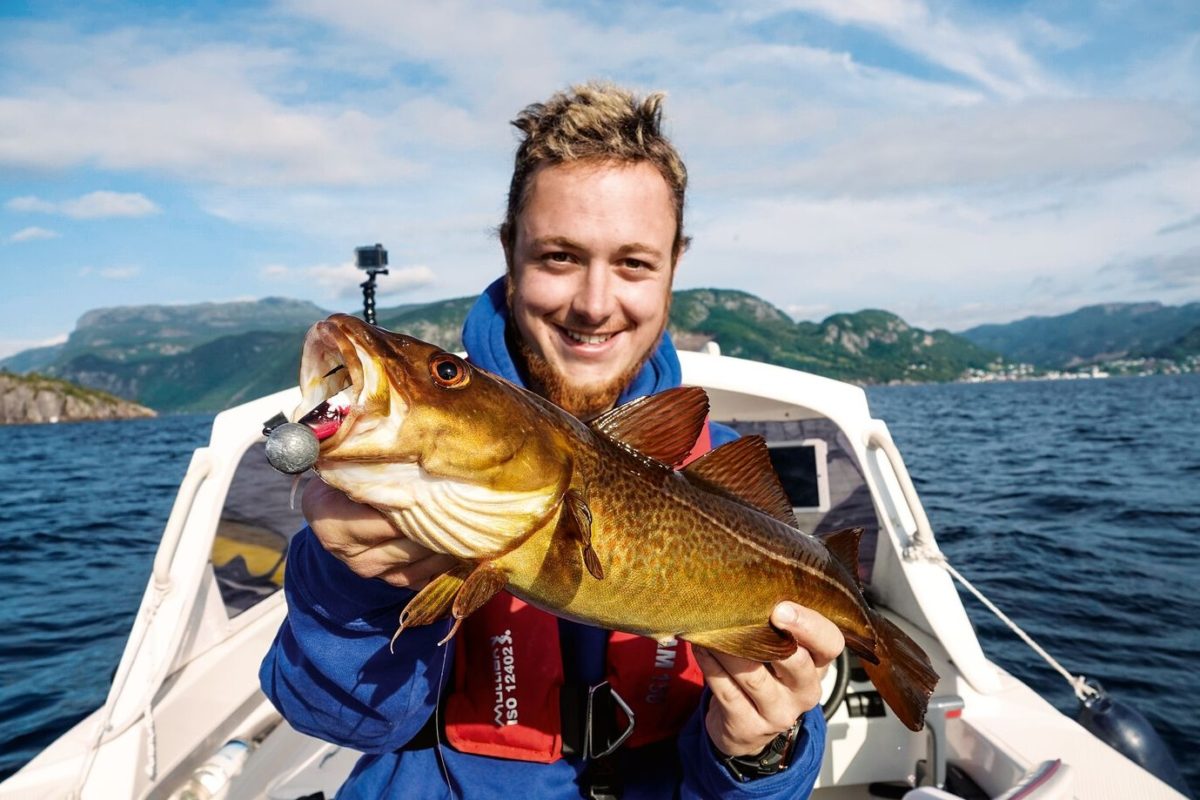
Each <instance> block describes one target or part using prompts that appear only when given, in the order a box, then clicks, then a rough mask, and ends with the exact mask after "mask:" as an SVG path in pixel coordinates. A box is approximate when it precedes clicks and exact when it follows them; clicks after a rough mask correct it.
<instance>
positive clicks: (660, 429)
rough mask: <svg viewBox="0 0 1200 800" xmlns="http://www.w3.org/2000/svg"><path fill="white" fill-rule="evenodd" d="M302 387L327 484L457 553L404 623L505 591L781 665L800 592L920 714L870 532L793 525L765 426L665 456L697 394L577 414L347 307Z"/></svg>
mask: <svg viewBox="0 0 1200 800" xmlns="http://www.w3.org/2000/svg"><path fill="white" fill-rule="evenodd" d="M301 388H302V390H303V394H304V400H303V402H302V403H301V406H300V408H298V409H297V414H296V416H297V417H300V421H301V422H303V423H305V424H307V425H309V426H310V427H311V428H312V429H313V430H314V432H315V433H316V435H317V437H318V438H319V439H320V440H321V445H320V454H319V457H318V459H317V461H316V464H315V466H314V469H315V470H316V471H317V473H318V474H319V475H320V476H321V478H322V479H323V480H324V481H326V482H327V483H329V484H330V485H332V486H334V487H336V488H338V489H341V490H342V491H344V492H345V493H346V494H347V495H349V496H350V497H351V498H353V499H354V500H356V501H358V502H360V503H365V504H367V505H370V506H373V507H374V508H376V509H378V510H379V511H380V512H382V513H383V514H384V516H385V517H387V519H389V520H390V521H391V522H392V523H393V524H394V525H395V526H396V527H397V528H398V529H399V530H400V531H401V532H402V533H403V534H404V535H405V536H407V537H409V538H411V539H413V540H414V541H416V542H418V543H420V544H422V545H424V546H425V547H428V548H429V549H431V550H435V551H438V552H441V553H448V554H450V555H452V556H455V557H456V558H458V559H459V560H460V561H461V565H460V566H459V567H457V568H455V569H453V570H451V571H450V572H447V573H445V574H444V575H442V576H440V577H438V578H436V579H434V580H433V581H432V582H431V583H430V584H429V585H428V586H426V587H425V588H424V589H423V590H422V591H421V592H419V593H418V594H417V595H416V596H415V597H414V598H413V599H412V601H411V602H410V603H409V604H408V606H407V607H406V608H405V609H404V611H403V613H402V614H401V618H400V622H401V630H403V628H404V627H407V626H411V625H424V624H428V623H430V622H433V621H435V620H437V619H441V618H443V617H445V616H446V615H447V614H451V615H453V617H454V618H455V620H456V622H455V629H457V626H458V623H459V621H461V620H462V619H463V618H464V617H466V616H467V615H469V614H470V613H471V612H473V611H475V610H476V609H478V608H479V607H480V606H482V605H483V604H484V603H485V602H487V601H488V600H489V599H490V598H491V597H492V596H493V595H495V594H496V593H497V592H499V591H500V590H501V589H508V590H509V591H511V592H512V593H513V594H515V595H516V596H518V597H520V598H522V599H523V600H526V601H527V602H530V603H532V604H534V605H536V606H539V607H541V608H543V609H546V610H547V611H550V612H552V613H554V614H557V615H559V616H562V617H566V618H568V619H573V620H577V621H581V622H586V623H590V624H593V625H598V626H601V627H604V628H611V629H617V630H623V631H629V632H632V633H637V634H642V635H645V636H650V637H654V638H656V639H659V640H667V639H670V638H672V637H678V638H680V639H685V640H687V641H690V642H694V643H695V644H698V645H701V646H703V647H707V648H711V649H713V650H717V651H720V652H723V653H729V654H732V655H736V656H741V657H744V658H749V659H754V660H758V661H773V660H778V659H782V658H785V657H787V656H789V655H791V654H792V653H793V652H795V650H796V647H797V645H796V643H795V642H794V641H793V640H792V638H791V637H790V636H786V635H782V634H781V633H780V632H779V631H777V630H776V629H775V628H773V627H772V626H771V625H770V623H769V617H770V615H771V611H772V609H774V607H775V605H776V604H777V603H779V602H780V601H782V600H793V601H796V602H798V603H800V604H802V605H804V606H807V607H809V608H812V609H815V610H816V611H818V612H819V613H821V614H823V615H824V616H826V617H827V618H829V619H830V620H832V621H833V622H834V623H835V624H836V625H837V626H838V628H840V629H841V631H842V633H843V634H844V635H845V638H846V643H847V645H848V646H849V647H850V649H851V650H853V651H854V652H855V653H857V654H858V656H859V658H860V659H861V660H862V662H863V666H864V667H865V668H866V670H867V673H868V675H869V676H870V677H871V680H872V681H873V682H874V684H875V686H876V688H877V689H878V690H879V692H880V694H881V695H882V696H883V698H884V700H885V701H886V702H887V703H888V705H889V706H891V708H892V709H893V711H895V712H896V714H897V716H898V717H899V718H900V719H901V721H903V722H904V724H906V725H907V726H909V727H910V728H912V729H913V730H918V729H920V727H921V725H922V724H923V721H924V716H925V708H926V705H927V703H928V700H929V696H930V694H932V692H933V689H934V686H935V685H936V683H937V674H936V673H935V672H934V671H933V669H932V667H931V666H930V663H929V659H928V657H927V656H926V655H925V653H924V652H923V651H922V650H921V648H920V647H919V646H918V645H917V644H916V643H915V642H913V641H912V640H911V639H910V638H909V637H908V636H906V635H905V634H904V633H903V632H902V631H901V630H900V629H899V628H898V627H896V626H895V625H893V624H892V623H891V622H889V621H888V620H886V619H885V618H884V617H882V616H880V615H879V614H878V613H876V612H875V611H873V610H872V609H871V608H869V607H868V605H867V603H866V601H865V600H864V599H863V595H862V592H861V589H860V587H859V585H858V582H857V580H856V578H855V577H854V575H855V563H856V561H857V557H858V539H859V534H860V533H861V530H858V529H855V530H847V531H840V532H838V533H836V534H832V535H830V536H828V537H826V538H824V539H817V538H814V537H812V536H809V535H806V534H804V533H801V532H800V531H799V530H797V529H796V527H795V524H796V523H795V517H794V516H793V514H792V510H791V507H790V504H789V502H788V500H787V498H786V496H785V494H784V492H783V489H782V487H781V486H780V483H779V479H778V477H777V476H776V475H775V473H774V471H773V470H772V469H771V465H770V461H769V459H768V457H767V450H766V445H765V443H764V442H763V440H762V439H761V438H760V437H746V438H743V439H739V440H737V441H735V442H732V443H730V444H727V445H725V446H723V447H720V448H718V449H717V450H714V451H713V452H711V453H709V454H707V455H705V456H703V457H701V458H700V459H698V460H696V461H695V462H693V463H691V464H690V465H688V466H687V467H685V468H683V469H682V470H675V469H672V467H671V466H670V465H673V464H677V463H679V462H681V461H682V460H683V459H684V458H685V457H686V455H687V454H688V452H689V450H690V449H691V448H692V446H693V444H694V443H695V441H696V438H697V436H698V434H699V432H700V430H701V428H702V426H703V425H704V422H705V418H706V416H707V413H708V398H707V396H706V395H705V394H704V391H703V390H702V389H697V388H681V389H673V390H670V391H668V392H664V393H662V394H659V395H655V396H652V397H648V398H642V399H640V400H636V401H634V402H632V403H629V404H627V405H624V406H621V407H620V408H617V409H615V410H613V411H611V412H609V413H607V414H605V415H603V416H601V417H600V418H598V419H597V420H595V421H593V422H591V423H590V424H584V423H582V422H580V421H579V420H577V419H575V418H574V417H572V416H571V415H570V414H568V413H566V412H564V411H562V410H561V409H559V408H558V407H557V406H554V405H553V404H551V403H549V402H547V401H546V400H544V399H542V398H540V397H538V396H537V395H535V394H533V393H531V392H528V391H526V390H524V389H521V388H520V387H517V386H514V385H513V384H511V383H509V382H508V381H505V380H503V379H501V378H498V377H495V376H493V375H491V374H489V373H487V372H484V371H483V370H480V369H478V368H476V367H474V366H472V365H470V364H468V363H466V362H465V361H463V360H462V359H461V358H459V357H457V356H455V355H453V354H451V353H447V352H445V351H443V350H440V349H438V348H437V347H435V346H433V345H430V344H427V343H425V342H422V341H420V340H417V339H413V338H411V337H408V336H402V335H399V334H394V333H389V332H387V331H384V330H382V329H379V328H376V327H373V326H370V325H367V324H366V323H364V322H362V321H360V320H358V319H357V318H355V317H350V316H345V315H334V316H332V317H330V318H329V319H328V320H326V321H324V322H318V323H317V324H316V325H314V326H313V328H312V329H311V330H310V331H309V333H308V336H307V338H306V339H305V344H304V359H303V364H302V366H301ZM452 634H453V630H452V631H451V635H452ZM447 638H449V637H447Z"/></svg>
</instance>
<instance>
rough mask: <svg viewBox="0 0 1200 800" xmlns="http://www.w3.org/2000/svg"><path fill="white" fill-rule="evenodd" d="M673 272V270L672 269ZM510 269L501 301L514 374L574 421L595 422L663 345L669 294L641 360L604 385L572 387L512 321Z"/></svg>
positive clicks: (592, 384)
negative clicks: (655, 329)
mask: <svg viewBox="0 0 1200 800" xmlns="http://www.w3.org/2000/svg"><path fill="white" fill-rule="evenodd" d="M672 269H674V267H672ZM511 270H512V267H511V266H510V267H509V275H508V279H507V280H506V281H505V284H506V285H505V291H504V297H505V301H506V305H507V306H508V325H507V326H506V331H505V333H506V335H507V336H508V341H509V344H510V345H511V346H510V348H509V349H510V351H511V352H513V353H514V354H515V355H516V366H517V370H518V371H519V372H520V373H521V375H522V377H523V378H524V379H525V384H526V386H528V388H529V389H530V390H531V391H533V392H536V393H537V394H539V395H541V396H542V397H544V398H546V399H547V400H549V401H550V402H551V403H554V405H556V406H558V407H559V408H561V409H563V410H564V411H567V412H568V413H570V414H571V415H573V416H574V417H576V418H577V419H581V420H583V421H584V422H587V421H589V420H591V419H594V418H596V417H598V416H600V415H601V414H603V413H604V412H605V411H608V410H609V409H610V408H612V407H613V406H615V405H616V404H617V399H618V398H619V397H620V396H621V392H623V391H624V390H625V387H626V386H628V385H629V384H631V383H633V379H634V378H636V377H637V374H638V373H639V372H641V370H642V367H643V366H645V365H646V362H647V361H649V360H650V356H651V355H652V354H653V353H654V351H655V350H656V349H657V348H658V345H659V343H660V342H661V341H662V335H663V331H665V330H666V329H667V320H668V319H669V318H670V312H671V299H672V298H671V292H670V291H668V292H667V297H666V301H665V302H666V307H665V309H664V311H663V322H662V328H661V329H659V331H658V335H657V336H655V337H654V345H653V346H651V347H650V349H648V350H647V351H646V352H645V353H643V354H642V356H641V358H639V359H638V360H637V361H635V362H634V363H633V364H632V365H631V366H630V367H629V368H628V369H626V370H625V371H624V372H622V373H620V374H618V375H613V376H612V377H610V378H609V379H608V380H607V381H602V382H599V383H588V384H578V383H571V382H570V380H569V379H568V378H567V376H566V375H563V374H562V373H560V372H558V371H557V370H555V369H554V367H553V366H551V364H550V362H549V361H547V360H546V359H545V358H544V357H543V356H541V355H539V354H538V353H535V352H534V351H533V349H532V348H531V347H530V346H529V343H528V342H526V341H525V337H523V336H522V335H521V333H520V331H518V330H517V325H516V323H515V322H514V321H513V320H514V319H515V318H516V316H515V314H513V299H514V295H515V291H514V281H513V278H512V272H511Z"/></svg>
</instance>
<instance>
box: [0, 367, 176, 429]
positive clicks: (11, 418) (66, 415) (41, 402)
mask: <svg viewBox="0 0 1200 800" xmlns="http://www.w3.org/2000/svg"><path fill="white" fill-rule="evenodd" d="M152 416H154V412H153V411H151V410H150V409H148V408H146V407H145V406H139V405H137V404H136V403H130V402H128V401H126V400H121V399H120V398H117V397H113V396H112V395H110V394H106V393H104V392H98V391H94V390H92V389H84V388H82V387H80V386H76V385H75V384H73V383H68V382H67V381H60V380H56V379H54V378H46V377H43V376H41V375H36V374H35V375H13V374H12V373H9V372H0V425H21V424H25V423H35V422H76V421H80V420H86V419H129V418H132V417H152Z"/></svg>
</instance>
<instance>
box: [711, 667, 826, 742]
mask: <svg viewBox="0 0 1200 800" xmlns="http://www.w3.org/2000/svg"><path fill="white" fill-rule="evenodd" d="M694 652H695V653H696V661H697V663H698V664H699V665H700V669H701V671H702V672H703V673H704V676H705V678H706V680H707V681H708V688H709V691H710V692H711V693H712V695H713V701H714V703H717V704H719V705H720V706H721V708H722V711H723V712H724V714H726V715H728V716H729V717H730V718H732V719H733V720H736V721H737V722H738V723H739V724H738V725H737V726H736V731H737V735H739V736H740V737H743V738H745V737H759V738H761V737H766V738H767V739H770V738H771V737H773V736H775V735H776V734H777V733H779V732H780V731H782V730H786V729H787V728H788V727H790V726H791V724H792V723H793V722H795V721H796V717H798V716H800V714H801V713H803V712H804V711H805V710H806V709H805V708H803V707H801V706H800V705H799V704H798V703H797V702H796V701H795V700H794V698H793V696H792V695H793V692H792V689H791V688H790V687H788V686H787V685H785V684H783V683H782V682H781V681H780V680H779V679H778V678H777V677H776V676H775V675H774V674H772V670H771V669H770V668H769V667H768V666H767V665H765V664H763V663H761V662H759V661H749V660H747V659H744V658H738V657H737V656H731V655H729V654H727V653H715V652H710V651H707V650H702V649H698V648H696V649H694ZM759 749H761V747H760V748H759ZM723 752H728V751H723ZM731 755H733V754H732V753H731Z"/></svg>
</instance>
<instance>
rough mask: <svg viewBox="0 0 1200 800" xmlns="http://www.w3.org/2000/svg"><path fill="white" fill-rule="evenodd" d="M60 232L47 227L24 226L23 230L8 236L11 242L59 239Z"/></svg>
mask: <svg viewBox="0 0 1200 800" xmlns="http://www.w3.org/2000/svg"><path fill="white" fill-rule="evenodd" d="M57 238H58V233H56V232H55V231H52V230H48V229H46V228H38V227H30V228H22V229H21V230H19V231H17V232H16V233H14V234H13V235H12V236H9V237H8V241H9V242H13V243H16V242H34V241H38V240H40V239H57Z"/></svg>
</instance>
